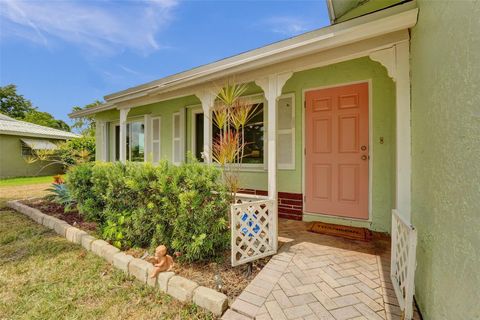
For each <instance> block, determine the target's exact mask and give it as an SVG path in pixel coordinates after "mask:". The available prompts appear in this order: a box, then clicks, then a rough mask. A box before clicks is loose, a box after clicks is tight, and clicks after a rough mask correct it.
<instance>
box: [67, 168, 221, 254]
mask: <svg viewBox="0 0 480 320" xmlns="http://www.w3.org/2000/svg"><path fill="white" fill-rule="evenodd" d="M67 184H68V186H69V188H70V189H71V190H72V196H73V197H74V199H75V200H76V201H77V203H78V208H79V211H80V212H81V213H82V214H83V215H84V216H85V217H86V219H88V220H92V221H95V222H97V223H98V224H99V225H100V228H101V232H102V236H103V238H104V239H106V240H108V241H110V242H112V243H113V244H114V245H115V246H117V247H119V248H127V247H130V246H140V247H148V246H151V247H155V246H157V245H159V244H165V245H166V246H167V247H169V248H170V249H171V250H172V251H178V252H180V253H181V254H182V255H181V258H182V259H184V260H188V261H194V260H205V259H208V258H211V257H215V256H216V255H219V254H222V252H223V251H224V249H225V248H227V247H228V246H229V230H228V216H227V214H228V208H229V201H228V196H227V192H226V191H225V188H224V186H223V184H222V183H221V179H220V171H219V169H217V168H216V167H214V166H207V165H203V164H199V163H198V162H196V161H192V162H191V163H186V164H183V165H181V166H174V165H171V164H170V163H168V162H167V161H163V162H161V163H160V164H158V165H155V166H154V165H152V164H150V163H131V162H127V163H126V164H122V163H95V164H93V165H92V164H82V165H78V166H76V167H74V168H72V169H71V170H70V172H69V174H68V178H67Z"/></svg>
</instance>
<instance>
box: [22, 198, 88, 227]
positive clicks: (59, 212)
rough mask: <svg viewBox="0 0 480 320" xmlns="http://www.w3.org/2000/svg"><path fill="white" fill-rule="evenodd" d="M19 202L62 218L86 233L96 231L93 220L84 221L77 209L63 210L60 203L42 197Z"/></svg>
mask: <svg viewBox="0 0 480 320" xmlns="http://www.w3.org/2000/svg"><path fill="white" fill-rule="evenodd" d="M21 202H22V203H23V204H26V205H27V206H30V207H32V208H35V209H38V210H40V211H42V212H43V213H45V214H48V215H50V216H53V217H55V218H58V219H60V220H63V221H65V222H67V223H68V224H70V225H72V226H74V227H77V228H79V229H82V230H84V231H87V232H88V233H92V232H95V231H97V224H96V223H95V222H87V221H85V220H84V219H83V217H82V216H81V215H80V213H79V212H78V211H77V210H72V211H69V212H65V211H64V208H63V206H62V205H60V204H57V203H54V202H51V201H48V200H46V199H42V198H40V199H29V200H24V201H21Z"/></svg>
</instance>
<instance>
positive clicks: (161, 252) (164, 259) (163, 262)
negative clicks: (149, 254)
mask: <svg viewBox="0 0 480 320" xmlns="http://www.w3.org/2000/svg"><path fill="white" fill-rule="evenodd" d="M149 260H150V262H151V263H152V264H153V266H154V267H155V268H154V269H153V271H152V274H151V275H150V277H151V278H155V277H156V276H157V275H158V274H159V273H160V272H163V271H170V270H171V269H172V267H173V259H172V257H171V256H169V255H168V254H167V247H165V246H164V245H160V246H158V247H157V248H156V249H155V257H153V258H151V259H149Z"/></svg>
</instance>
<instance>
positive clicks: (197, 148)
mask: <svg viewBox="0 0 480 320" xmlns="http://www.w3.org/2000/svg"><path fill="white" fill-rule="evenodd" d="M192 123H193V130H192V132H193V137H192V143H193V144H192V151H193V154H194V155H195V158H197V160H198V161H200V162H203V161H204V160H203V157H202V152H203V146H204V143H203V112H202V111H198V110H197V111H193V112H192Z"/></svg>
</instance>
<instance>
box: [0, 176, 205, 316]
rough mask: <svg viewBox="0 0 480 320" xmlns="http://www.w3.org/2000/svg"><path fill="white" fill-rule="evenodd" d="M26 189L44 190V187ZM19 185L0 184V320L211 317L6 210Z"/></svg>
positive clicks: (38, 192) (16, 193)
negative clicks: (8, 201) (5, 185)
mask: <svg viewBox="0 0 480 320" xmlns="http://www.w3.org/2000/svg"><path fill="white" fill-rule="evenodd" d="M25 188H26V189H28V190H30V191H29V192H30V193H31V194H35V195H41V194H42V193H43V192H44V191H43V189H42V188H43V187H40V185H37V188H36V189H35V188H33V187H32V186H27V187H25ZM10 189H12V188H8V190H10ZM15 189H16V190H10V191H11V192H12V194H8V195H6V194H5V193H2V190H3V191H5V190H7V188H0V195H1V197H2V198H1V199H0V288H1V290H0V319H149V320H150V319H211V318H212V315H211V314H209V313H206V312H204V311H203V310H201V309H200V308H197V307H196V306H195V305H192V304H182V303H180V302H178V301H176V300H174V299H172V298H170V297H169V296H167V295H165V294H162V293H160V292H159V291H158V290H155V289H152V288H150V287H147V286H146V285H142V284H140V283H139V282H138V281H136V280H134V279H133V278H131V277H128V276H126V275H125V274H123V273H122V272H121V271H118V270H116V269H114V268H113V267H112V266H111V265H109V264H108V263H106V262H105V261H104V260H103V259H101V258H99V257H97V256H95V255H94V254H92V253H90V252H87V251H85V250H84V249H83V248H82V247H81V246H79V245H75V244H72V243H70V242H68V241H66V240H65V239H64V238H62V237H60V236H58V235H56V234H55V233H54V232H53V231H51V230H50V229H47V228H45V227H43V226H41V225H38V224H36V223H35V222H33V221H31V220H29V219H28V218H26V217H24V216H23V215H21V214H19V213H16V212H14V211H12V210H10V209H8V208H4V207H3V205H4V202H5V201H6V200H8V199H9V198H13V197H14V196H15V195H18V194H21V192H20V189H21V187H16V188H15ZM2 207H3V208H2Z"/></svg>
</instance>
